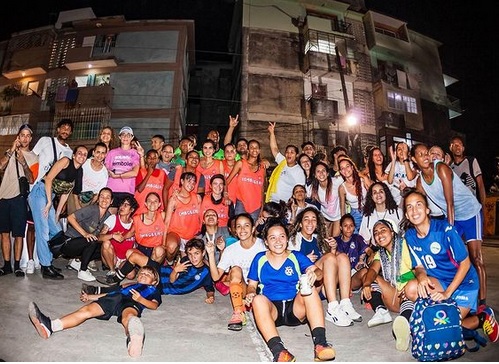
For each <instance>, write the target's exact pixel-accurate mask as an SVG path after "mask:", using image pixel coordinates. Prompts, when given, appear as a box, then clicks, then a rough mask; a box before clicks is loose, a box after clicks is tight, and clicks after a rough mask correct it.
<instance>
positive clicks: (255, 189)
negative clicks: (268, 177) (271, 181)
mask: <svg viewBox="0 0 499 364" xmlns="http://www.w3.org/2000/svg"><path fill="white" fill-rule="evenodd" d="M241 161H242V163H243V164H242V166H241V170H240V171H239V173H238V175H237V187H238V194H237V198H238V200H240V201H241V202H242V203H243V204H244V209H245V210H246V212H248V213H252V212H253V211H256V210H257V209H259V208H261V207H262V193H263V188H264V181H265V168H263V166H261V165H260V167H259V168H258V170H257V171H256V172H253V171H252V170H251V169H250V166H249V164H248V161H247V160H245V159H241Z"/></svg>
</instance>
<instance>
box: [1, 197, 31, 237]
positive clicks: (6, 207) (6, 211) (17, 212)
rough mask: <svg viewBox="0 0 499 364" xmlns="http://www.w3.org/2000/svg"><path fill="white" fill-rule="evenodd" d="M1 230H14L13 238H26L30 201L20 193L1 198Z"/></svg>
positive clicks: (3, 231) (6, 231)
mask: <svg viewBox="0 0 499 364" xmlns="http://www.w3.org/2000/svg"><path fill="white" fill-rule="evenodd" d="M0 211H2V213H1V214H0V232H1V233H10V232H12V237H13V238H24V233H25V231H26V222H27V221H28V202H27V201H26V198H24V197H23V196H21V195H19V196H16V197H13V198H9V199H5V198H3V199H0Z"/></svg>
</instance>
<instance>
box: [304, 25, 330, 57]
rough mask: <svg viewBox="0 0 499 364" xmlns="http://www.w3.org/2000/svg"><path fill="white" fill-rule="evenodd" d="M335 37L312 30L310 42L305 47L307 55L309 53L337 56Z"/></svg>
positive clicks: (309, 37) (309, 36)
mask: <svg viewBox="0 0 499 364" xmlns="http://www.w3.org/2000/svg"><path fill="white" fill-rule="evenodd" d="M334 47H335V44H334V35H332V34H328V33H324V32H318V31H315V30H310V31H309V32H308V41H307V43H306V46H305V53H307V52H308V51H312V52H319V53H327V54H333V55H335V54H336V52H335V50H334Z"/></svg>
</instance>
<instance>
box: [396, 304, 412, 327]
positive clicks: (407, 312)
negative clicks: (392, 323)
mask: <svg viewBox="0 0 499 364" xmlns="http://www.w3.org/2000/svg"><path fill="white" fill-rule="evenodd" d="M412 311H414V302H412V301H411V300H405V301H402V303H401V304H400V311H399V312H400V316H403V317H405V318H406V319H407V322H409V320H410V318H411V314H412Z"/></svg>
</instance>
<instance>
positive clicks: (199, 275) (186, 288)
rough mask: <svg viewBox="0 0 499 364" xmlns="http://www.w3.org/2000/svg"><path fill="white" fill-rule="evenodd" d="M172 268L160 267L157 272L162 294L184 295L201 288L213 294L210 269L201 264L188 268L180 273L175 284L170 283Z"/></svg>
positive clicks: (185, 258)
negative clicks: (197, 266)
mask: <svg viewBox="0 0 499 364" xmlns="http://www.w3.org/2000/svg"><path fill="white" fill-rule="evenodd" d="M187 259H188V258H187V257H184V258H182V260H181V261H182V262H184V261H185V260H187ZM172 271H173V268H172V267H170V266H161V269H160V271H159V276H160V281H161V292H162V293H163V294H172V295H178V294H186V293H191V292H193V291H195V290H196V289H198V288H201V287H203V288H204V289H205V290H206V292H214V291H215V288H214V287H213V280H212V279H211V275H210V269H209V268H208V266H206V265H205V264H203V265H202V266H201V267H199V268H196V267H194V266H192V265H191V266H190V267H188V268H187V271H186V272H181V273H180V274H179V275H178V277H177V279H176V280H175V282H173V283H171V282H170V273H171V272H172Z"/></svg>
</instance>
